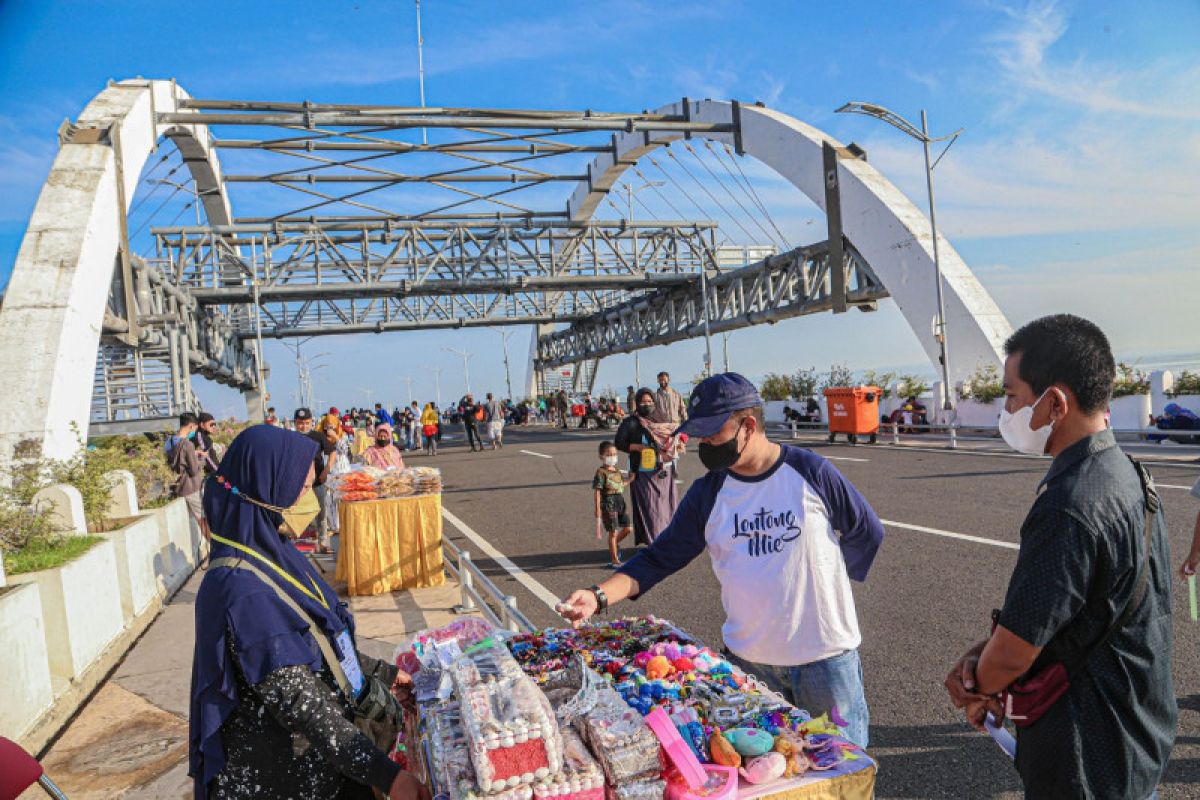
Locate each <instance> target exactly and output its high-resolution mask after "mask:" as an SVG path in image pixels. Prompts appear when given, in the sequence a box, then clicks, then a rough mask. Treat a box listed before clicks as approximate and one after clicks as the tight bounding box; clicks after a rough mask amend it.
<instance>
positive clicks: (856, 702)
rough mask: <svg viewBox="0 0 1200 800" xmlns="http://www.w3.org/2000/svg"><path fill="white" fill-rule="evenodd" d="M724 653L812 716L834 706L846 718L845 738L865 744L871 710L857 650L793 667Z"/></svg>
mask: <svg viewBox="0 0 1200 800" xmlns="http://www.w3.org/2000/svg"><path fill="white" fill-rule="evenodd" d="M725 657H726V658H728V659H729V661H730V663H732V664H736V665H737V666H739V667H741V668H742V670H743V671H744V672H747V673H749V674H751V675H754V676H756V677H758V678H761V679H762V681H763V682H764V683H766V684H767V686H769V687H770V688H771V689H772V690H774V691H775V692H777V693H779V694H780V695H782V696H783V699H784V700H787V701H788V702H789V703H791V704H792V705H794V706H796V708H802V709H804V710H805V711H807V712H808V713H810V714H812V715H813V716H814V717H817V716H820V715H821V714H824V713H825V712H827V711H830V710H831V709H833V708H837V713H838V715H839V716H841V718H842V719H844V720H845V721H846V738H847V739H849V740H850V741H852V742H854V743H855V744H856V745H858V746H859V747H862V748H866V746H867V728H868V726H869V725H870V722H871V714H870V711H869V710H868V709H867V697H866V694H865V693H864V692H863V677H862V663H861V662H860V661H859V660H858V651H857V650H847V651H846V652H844V653H842V654H841V655H836V656H833V657H831V658H827V659H825V660H823V661H814V662H812V663H811V664H801V665H800V666H797V667H776V666H772V665H770V664H756V663H754V662H752V661H746V660H745V659H742V658H739V657H738V656H737V655H735V654H733V653H731V652H729V651H726V652H725Z"/></svg>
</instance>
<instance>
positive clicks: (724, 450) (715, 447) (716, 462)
mask: <svg viewBox="0 0 1200 800" xmlns="http://www.w3.org/2000/svg"><path fill="white" fill-rule="evenodd" d="M741 432H742V426H741V424H740V423H739V424H738V427H737V430H736V431H734V432H733V436H732V437H730V439H729V441H727V442H723V443H721V444H705V443H704V442H701V443H700V448H699V450H700V463H701V464H703V465H704V468H705V469H707V470H709V471H710V472H717V471H719V470H723V469H729V468H730V467H732V466H733V465H734V464H736V463H737V461H738V459H739V458H741V457H742V449H743V448H741V447H738V434H739V433H741Z"/></svg>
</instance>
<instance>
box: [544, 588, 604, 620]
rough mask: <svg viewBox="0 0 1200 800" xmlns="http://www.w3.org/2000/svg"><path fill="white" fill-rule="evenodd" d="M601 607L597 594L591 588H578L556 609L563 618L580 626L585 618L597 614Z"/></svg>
mask: <svg viewBox="0 0 1200 800" xmlns="http://www.w3.org/2000/svg"><path fill="white" fill-rule="evenodd" d="M599 608H600V604H599V603H598V602H597V601H596V595H594V594H592V591H591V590H590V589H576V590H575V591H574V592H572V593H571V596H570V597H568V598H567V599H566V601H565V602H562V603H559V604H558V605H557V606H555V608H554V610H555V611H557V612H558V613H559V614H560V615H561V616H562V618H563V619H565V620H567V621H569V622H570V623H571V627H573V628H578V627H579V626H580V625H581V624H582V623H583V622H584V620H586V619H587V618H588V617H590V616H592V615H593V614H595V613H596V611H597V610H598V609H599Z"/></svg>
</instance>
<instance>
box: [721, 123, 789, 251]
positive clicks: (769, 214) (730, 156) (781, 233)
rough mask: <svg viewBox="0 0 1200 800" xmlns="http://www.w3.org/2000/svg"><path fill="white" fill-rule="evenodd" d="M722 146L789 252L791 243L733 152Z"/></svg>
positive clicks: (727, 146) (726, 146)
mask: <svg viewBox="0 0 1200 800" xmlns="http://www.w3.org/2000/svg"><path fill="white" fill-rule="evenodd" d="M723 146H724V148H725V155H727V156H728V157H729V160H730V161H731V162H732V163H733V166H735V167H736V168H737V171H738V174H740V175H741V176H742V180H743V181H744V182H745V184H746V188H747V189H748V190H749V192H750V195H751V196H752V197H753V198H754V202H755V203H757V204H758V207H759V208H761V209H762V211H763V213H764V214H765V215H766V216H767V221H768V222H770V223H771V227H772V228H774V229H775V231H776V232H777V233H778V234H779V238H781V239H783V241H784V244H786V245H787V246H788V249H789V250H790V249H791V248H792V243H791V242H790V241H789V240H788V238H787V237H786V236H784V235H783V231H781V230H780V229H779V226H778V225H776V224H775V218H774V217H772V216H771V212H770V211H768V210H767V206H766V204H765V203H763V201H762V198H760V197H759V196H758V192H757V191H755V189H754V184H752V183H751V182H750V179H749V178H747V177H746V173H745V172H744V171H743V170H742V165H741V164H739V163H738V161H737V159H735V158H734V157H733V151H732V150H730V149H729V145H723Z"/></svg>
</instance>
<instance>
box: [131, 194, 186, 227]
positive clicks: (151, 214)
mask: <svg viewBox="0 0 1200 800" xmlns="http://www.w3.org/2000/svg"><path fill="white" fill-rule="evenodd" d="M182 188H183V185H182V184H180V185H179V186H176V187H175V191H173V192H171V193H170V194H169V195H167V196H166V198H165V199H164V200H163V201H162V202H161V203H159V204H158V208H156V209H154V210H153V211H152V212H150V214H149V215H148V216H147V217H146V219H145V221H144V222H142V224H141V225H139V226H138V229H137V230H136V231H134V232H133V233H131V234H129V238H130V239H135V238H137V235H138V234H139V233H141V232H142V231H144V230H145V229H146V226H147V225H149V224H150V221H151V220H152V219H154V217H155V216H157V215H158V212H160V211H162V210H163V208H164V207H165V206H166V205H167V203H169V202H171V198H172V197H174V196H175V195H177V194H179V190H180V189H182Z"/></svg>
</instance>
